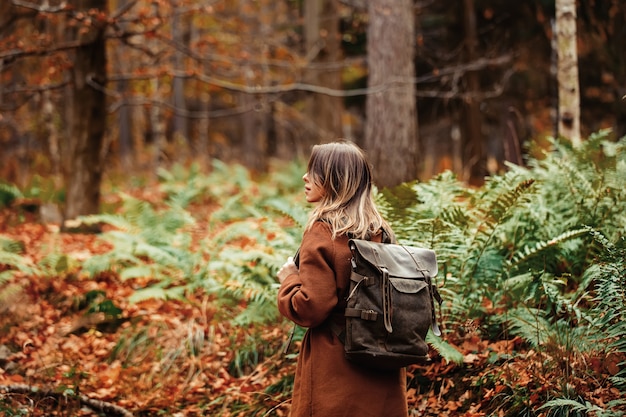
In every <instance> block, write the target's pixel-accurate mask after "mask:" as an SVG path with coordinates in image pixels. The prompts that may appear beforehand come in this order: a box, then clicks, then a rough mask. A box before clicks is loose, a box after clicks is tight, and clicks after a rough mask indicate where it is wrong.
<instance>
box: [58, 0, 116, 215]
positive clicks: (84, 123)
mask: <svg viewBox="0 0 626 417" xmlns="http://www.w3.org/2000/svg"><path fill="white" fill-rule="evenodd" d="M72 3H73V4H72V6H74V7H75V10H76V11H77V12H80V11H85V12H87V11H88V10H92V11H93V9H96V10H99V11H102V12H105V9H106V0H74V1H73V2H72ZM78 33H80V28H79V29H78ZM80 40H81V42H82V44H81V46H79V47H78V48H77V49H76V51H75V59H74V67H73V69H72V96H73V97H72V100H71V103H72V104H71V108H70V129H69V131H70V135H69V137H68V139H67V141H66V146H67V148H66V149H65V151H64V152H63V156H64V163H63V178H64V182H65V187H66V200H65V208H64V211H63V216H64V219H65V220H71V219H75V218H76V217H78V216H80V215H87V214H95V213H98V210H99V204H100V184H101V180H102V169H103V166H102V160H101V157H102V143H103V137H104V132H105V128H106V118H107V112H106V97H105V94H104V92H103V91H102V89H100V88H98V87H94V86H98V85H100V86H103V85H104V84H105V83H106V76H107V74H106V67H107V59H106V47H105V39H104V27H101V26H98V25H97V24H94V25H93V26H92V27H90V28H89V29H88V30H87V31H86V33H85V34H84V35H80Z"/></svg>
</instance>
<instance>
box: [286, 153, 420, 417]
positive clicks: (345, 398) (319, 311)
mask: <svg viewBox="0 0 626 417" xmlns="http://www.w3.org/2000/svg"><path fill="white" fill-rule="evenodd" d="M302 179H303V180H304V184H305V186H304V192H305V195H306V200H307V201H308V202H309V203H315V208H314V209H313V211H312V212H311V214H310V216H309V221H308V223H307V225H306V227H305V230H304V234H303V237H302V244H301V246H300V255H299V267H296V265H295V264H294V263H293V262H292V261H291V260H289V261H288V262H287V263H286V264H285V265H283V267H282V268H281V269H280V271H279V272H278V279H279V281H280V283H281V286H280V290H279V293H278V309H279V310H280V312H281V314H282V315H284V316H285V317H287V318H288V319H290V320H291V321H293V322H295V323H297V324H298V325H300V326H303V327H307V328H308V330H307V332H306V334H305V336H304V339H303V341H302V346H301V349H300V355H299V356H298V364H297V369H296V376H295V382H294V390H293V397H292V405H291V414H290V415H291V416H292V417H301V416H307V417H341V416H345V417H355V416H359V417H406V416H407V415H408V411H407V401H406V373H405V370H404V369H401V370H397V371H384V372H381V371H375V370H371V369H367V368H364V367H362V366H359V365H356V364H353V363H350V362H349V361H348V360H347V359H346V358H345V356H344V347H343V345H342V343H341V341H340V340H339V339H338V338H337V335H336V334H335V332H333V330H332V329H331V327H333V326H331V323H332V322H334V323H335V324H336V325H338V326H345V318H344V316H343V310H344V308H345V297H346V296H347V291H348V287H349V282H350V272H351V265H350V258H351V253H350V249H349V248H348V239H349V238H351V237H354V238H359V239H371V240H375V241H381V239H382V230H383V229H384V230H385V231H386V233H387V234H388V235H390V236H391V237H392V239H393V233H392V231H391V228H390V227H389V225H388V224H387V222H386V221H385V220H384V219H383V218H382V217H381V215H380V213H379V212H378V210H377V209H376V205H375V203H374V200H373V197H372V180H371V171H370V168H369V165H368V163H367V161H366V159H365V155H364V153H363V151H361V149H359V148H358V147H357V146H356V145H354V144H353V143H351V142H347V141H341V142H335V143H328V144H324V145H316V146H314V147H313V151H312V153H311V157H310V159H309V163H308V167H307V172H306V173H305V174H304V176H303V177H302Z"/></svg>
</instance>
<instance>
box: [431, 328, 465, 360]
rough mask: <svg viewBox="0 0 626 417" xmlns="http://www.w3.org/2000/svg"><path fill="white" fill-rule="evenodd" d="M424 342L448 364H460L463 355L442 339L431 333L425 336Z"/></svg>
mask: <svg viewBox="0 0 626 417" xmlns="http://www.w3.org/2000/svg"><path fill="white" fill-rule="evenodd" d="M426 342H427V343H428V344H429V345H431V346H432V347H433V349H435V350H436V351H437V353H439V354H440V355H441V357H442V358H444V359H445V360H446V361H448V362H452V363H456V364H462V363H463V354H462V353H461V352H459V351H458V350H457V349H455V348H454V347H453V346H452V345H450V344H449V343H448V342H446V341H445V340H444V339H443V338H441V337H437V336H434V335H433V334H432V332H431V331H429V332H428V334H427V335H426Z"/></svg>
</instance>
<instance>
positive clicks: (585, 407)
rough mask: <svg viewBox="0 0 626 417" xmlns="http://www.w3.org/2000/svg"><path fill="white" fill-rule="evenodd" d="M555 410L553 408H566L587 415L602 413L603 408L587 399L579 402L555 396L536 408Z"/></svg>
mask: <svg viewBox="0 0 626 417" xmlns="http://www.w3.org/2000/svg"><path fill="white" fill-rule="evenodd" d="M544 409H548V410H555V409H567V410H569V411H572V412H576V413H583V414H584V415H589V414H590V413H603V412H605V409H603V408H600V407H598V406H597V405H594V404H591V403H590V402H589V401H585V403H580V402H578V401H574V400H570V399H569V398H557V399H554V400H550V401H548V402H547V403H545V404H544V405H542V406H541V407H539V408H538V410H544Z"/></svg>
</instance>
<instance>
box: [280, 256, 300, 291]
mask: <svg viewBox="0 0 626 417" xmlns="http://www.w3.org/2000/svg"><path fill="white" fill-rule="evenodd" d="M297 273H298V267H297V266H296V264H295V263H294V262H293V257H291V256H290V257H289V258H287V262H285V264H284V265H283V266H281V267H280V269H279V270H278V274H276V276H277V277H278V281H279V282H280V283H281V284H282V283H283V281H284V280H285V278H287V277H288V276H289V275H291V274H297Z"/></svg>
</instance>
